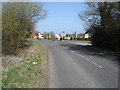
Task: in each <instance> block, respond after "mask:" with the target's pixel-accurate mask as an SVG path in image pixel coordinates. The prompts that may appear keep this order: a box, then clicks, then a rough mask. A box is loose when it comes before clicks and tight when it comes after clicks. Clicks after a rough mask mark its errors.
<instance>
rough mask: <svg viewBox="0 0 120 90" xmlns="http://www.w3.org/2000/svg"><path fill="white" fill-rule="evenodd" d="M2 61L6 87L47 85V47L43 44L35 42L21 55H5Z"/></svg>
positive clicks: (22, 51) (4, 85)
mask: <svg viewBox="0 0 120 90" xmlns="http://www.w3.org/2000/svg"><path fill="white" fill-rule="evenodd" d="M2 61H3V87H4V88H44V87H47V71H46V48H45V46H44V45H43V44H40V43H39V42H33V45H32V46H31V47H29V48H27V49H25V50H21V52H20V53H19V55H17V56H4V57H3V59H2ZM35 62H36V63H37V64H34V63H35Z"/></svg>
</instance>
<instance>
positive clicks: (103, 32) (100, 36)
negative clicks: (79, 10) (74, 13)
mask: <svg viewBox="0 0 120 90" xmlns="http://www.w3.org/2000/svg"><path fill="white" fill-rule="evenodd" d="M86 5H87V6H88V8H89V9H88V10H87V11H86V12H85V13H84V14H83V15H82V14H79V17H80V18H81V19H82V20H84V21H86V22H87V23H88V25H89V28H88V29H87V31H88V32H90V33H91V41H92V44H93V45H94V46H96V47H100V48H105V49H109V50H113V51H116V52H120V2H87V3H86Z"/></svg>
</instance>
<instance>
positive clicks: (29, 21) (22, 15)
mask: <svg viewBox="0 0 120 90" xmlns="http://www.w3.org/2000/svg"><path fill="white" fill-rule="evenodd" d="M46 14H47V13H46V11H45V10H44V9H43V5H42V4H41V3H33V2H4V3H2V53H3V54H16V53H17V51H19V50H20V49H21V48H24V47H26V46H27V45H28V44H27V42H28V41H27V38H29V35H30V34H31V33H32V31H33V30H34V29H35V24H36V23H37V22H38V20H41V19H44V18H45V17H46Z"/></svg>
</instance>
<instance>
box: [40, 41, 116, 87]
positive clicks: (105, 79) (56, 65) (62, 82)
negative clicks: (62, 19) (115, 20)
mask: <svg viewBox="0 0 120 90" xmlns="http://www.w3.org/2000/svg"><path fill="white" fill-rule="evenodd" d="M40 42H42V43H44V44H45V45H46V47H47V48H48V52H49V71H50V73H49V74H50V88H118V64H117V62H116V61H114V59H113V58H110V57H106V56H104V55H103V54H102V53H95V52H91V51H88V50H86V49H85V48H83V47H82V46H81V45H74V44H60V43H58V42H57V41H40Z"/></svg>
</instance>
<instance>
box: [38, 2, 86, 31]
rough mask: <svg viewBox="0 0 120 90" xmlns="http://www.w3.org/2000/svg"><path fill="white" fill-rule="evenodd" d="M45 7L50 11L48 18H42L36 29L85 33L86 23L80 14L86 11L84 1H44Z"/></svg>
mask: <svg viewBox="0 0 120 90" xmlns="http://www.w3.org/2000/svg"><path fill="white" fill-rule="evenodd" d="M43 8H44V9H45V10H46V11H47V12H48V15H47V18H45V19H44V20H40V21H39V22H38V23H37V25H36V27H37V28H36V29H37V30H38V31H40V32H41V33H43V32H50V31H54V32H55V33H60V32H62V31H65V32H66V33H74V32H75V31H76V32H77V33H84V32H85V27H86V24H85V22H84V21H82V20H81V19H80V18H79V16H78V14H79V13H81V14H82V13H83V12H84V11H86V5H85V3H83V2H44V3H43Z"/></svg>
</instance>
